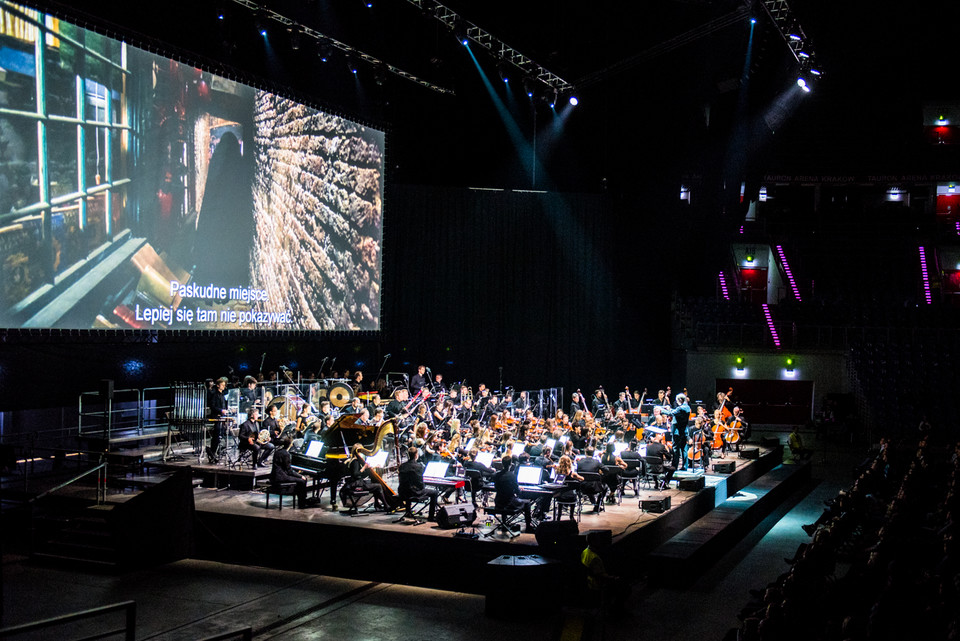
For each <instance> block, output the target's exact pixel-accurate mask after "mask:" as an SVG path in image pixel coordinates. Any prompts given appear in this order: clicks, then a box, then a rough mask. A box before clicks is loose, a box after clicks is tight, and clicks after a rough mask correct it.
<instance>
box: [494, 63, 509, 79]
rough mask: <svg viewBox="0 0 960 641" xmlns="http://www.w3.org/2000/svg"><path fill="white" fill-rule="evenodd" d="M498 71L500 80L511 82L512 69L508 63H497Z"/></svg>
mask: <svg viewBox="0 0 960 641" xmlns="http://www.w3.org/2000/svg"><path fill="white" fill-rule="evenodd" d="M497 73H498V74H500V80H503V81H504V82H507V83H509V82H510V71H509V70H508V69H507V65H505V64H499V65H497Z"/></svg>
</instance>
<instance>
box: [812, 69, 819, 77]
mask: <svg viewBox="0 0 960 641" xmlns="http://www.w3.org/2000/svg"><path fill="white" fill-rule="evenodd" d="M810 73H812V74H813V75H815V76H819V75H820V70H819V69H811V70H810Z"/></svg>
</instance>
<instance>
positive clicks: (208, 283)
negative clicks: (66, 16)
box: [0, 0, 384, 330]
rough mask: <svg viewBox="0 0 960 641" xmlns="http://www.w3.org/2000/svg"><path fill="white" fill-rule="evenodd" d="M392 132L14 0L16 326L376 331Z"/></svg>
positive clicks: (4, 278) (0, 317)
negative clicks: (387, 159)
mask: <svg viewBox="0 0 960 641" xmlns="http://www.w3.org/2000/svg"><path fill="white" fill-rule="evenodd" d="M383 156H384V134H383V132H381V131H377V130H375V129H371V128H369V127H365V126H363V125H359V124H357V123H353V122H351V121H349V120H346V119H344V118H341V117H339V116H334V115H330V114H327V113H324V112H322V111H318V110H316V109H313V108H311V107H308V106H305V105H303V104H300V103H298V102H296V101H294V100H291V99H288V98H285V97H282V96H278V95H275V94H272V93H269V92H265V91H260V90H256V89H254V88H252V87H249V86H246V85H243V84H240V83H237V82H233V81H230V80H227V79H224V78H221V77H219V76H216V75H214V74H210V73H207V72H204V71H201V70H199V69H195V68H193V67H190V66H187V65H183V64H180V63H178V62H175V61H172V60H168V59H166V58H162V57H159V56H156V55H154V54H150V53H148V52H145V51H142V50H139V49H137V48H134V47H131V46H128V45H126V44H124V43H121V42H119V41H117V40H113V39H111V38H107V37H104V36H100V35H98V34H95V33H92V32H90V31H87V30H84V29H82V28H79V27H76V26H74V25H71V24H68V23H66V22H63V21H59V20H57V19H54V18H52V17H50V16H46V15H44V14H42V13H39V12H37V11H35V10H32V9H27V8H24V7H21V6H19V5H16V4H13V3H10V2H7V1H6V0H0V325H2V326H3V327H35V328H45V327H46V328H69V329H89V328H105V329H155V330H164V329H202V330H207V329H218V330H220V329H222V330H235V329H241V330H250V329H266V330H304V329H306V330H376V329H379V323H380V285H381V242H382V232H381V230H382V215H383V200H382V195H383V167H384V165H383Z"/></svg>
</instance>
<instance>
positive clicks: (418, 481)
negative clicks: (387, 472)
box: [397, 447, 439, 521]
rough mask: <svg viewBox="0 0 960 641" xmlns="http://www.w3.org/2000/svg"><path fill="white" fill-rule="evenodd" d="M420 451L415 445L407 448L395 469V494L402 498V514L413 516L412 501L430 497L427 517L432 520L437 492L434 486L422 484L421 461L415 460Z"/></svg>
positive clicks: (435, 507)
mask: <svg viewBox="0 0 960 641" xmlns="http://www.w3.org/2000/svg"><path fill="white" fill-rule="evenodd" d="M419 455H420V451H419V450H418V449H417V448H416V447H411V448H410V449H408V450H407V460H406V461H405V462H404V463H403V464H402V465H401V466H400V468H399V469H398V470H397V474H398V476H399V484H398V485H397V495H399V496H400V498H401V499H403V505H404V508H405V510H404V512H403V516H404V517H407V518H413V503H414V501H422V500H423V499H425V498H428V497H429V499H430V513H429V516H428V517H427V518H428V519H429V520H431V521H433V520H435V519H436V514H437V495H438V494H439V492H438V491H437V488H435V487H427V486H425V485H424V484H423V470H424V467H423V463H421V462H420V461H418V460H417V458H418V457H419Z"/></svg>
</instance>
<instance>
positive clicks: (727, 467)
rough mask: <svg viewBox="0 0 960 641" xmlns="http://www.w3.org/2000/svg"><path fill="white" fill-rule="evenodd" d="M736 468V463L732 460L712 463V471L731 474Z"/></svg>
mask: <svg viewBox="0 0 960 641" xmlns="http://www.w3.org/2000/svg"><path fill="white" fill-rule="evenodd" d="M736 469H737V464H736V463H734V462H733V461H723V462H722V463H714V464H713V471H714V472H716V473H717V474H733V472H734V471H735V470H736Z"/></svg>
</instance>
